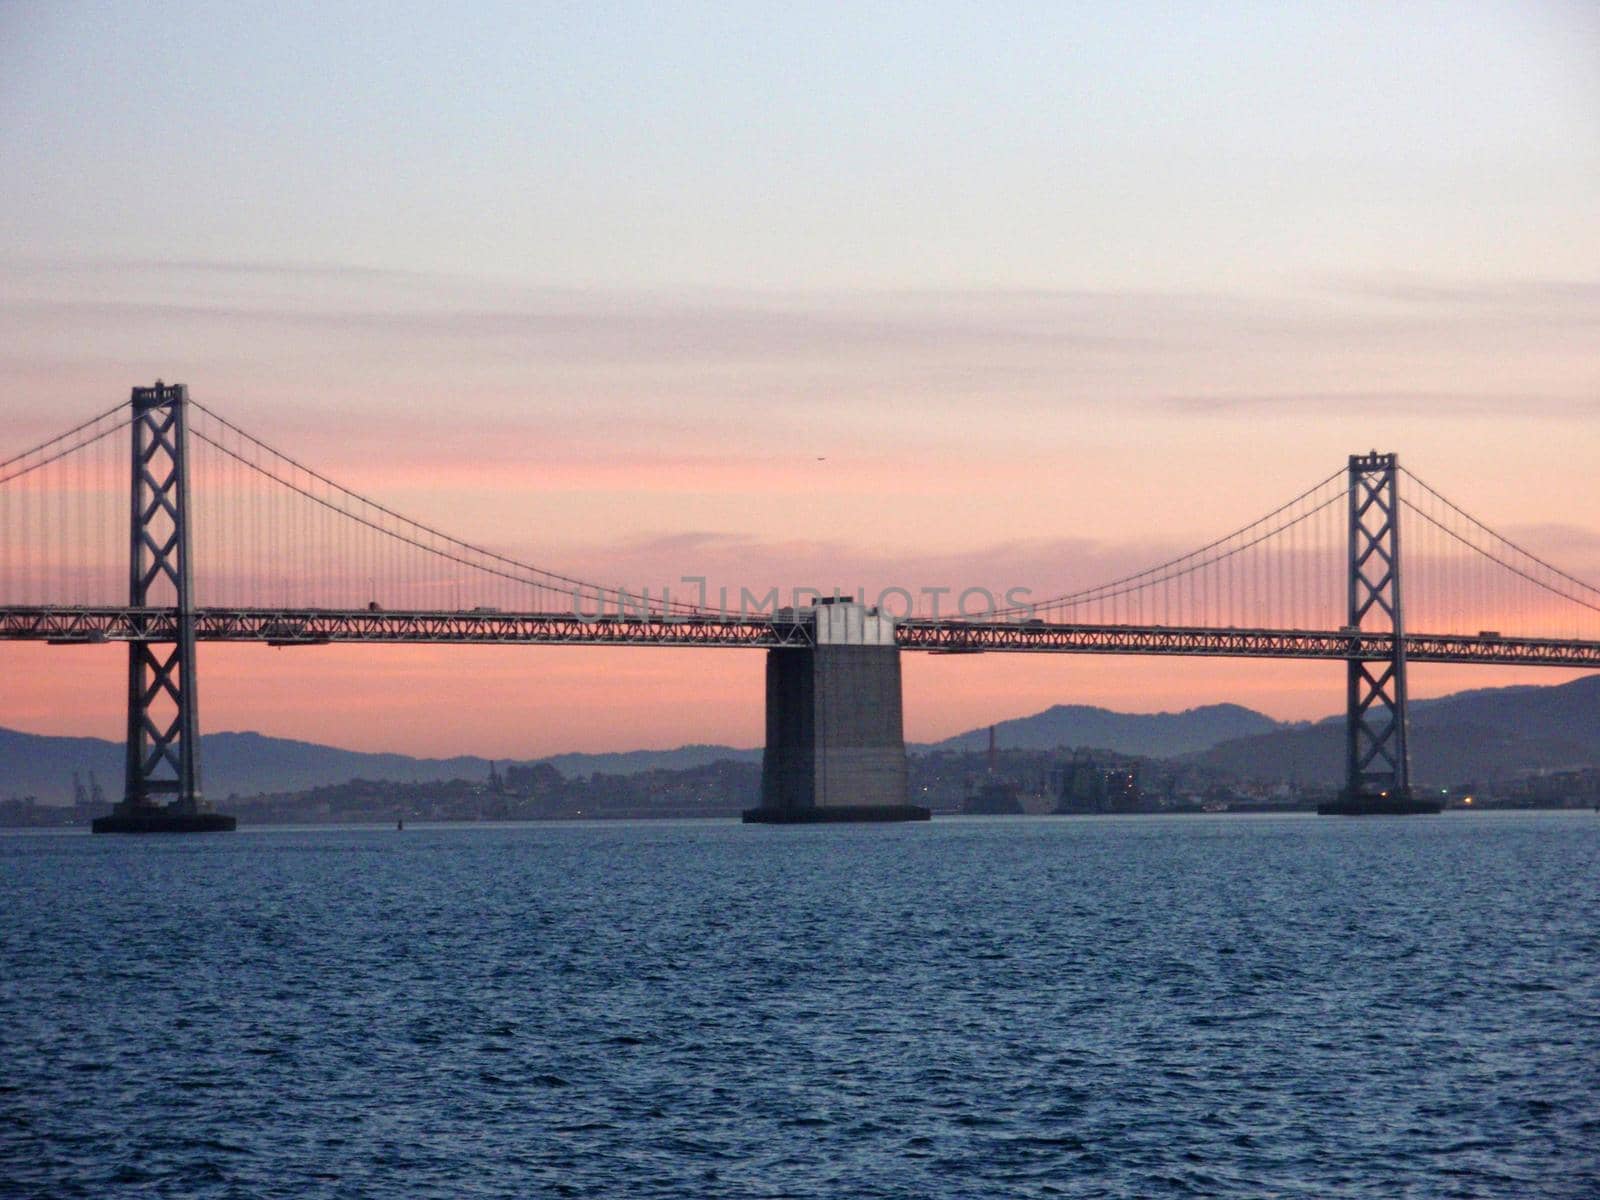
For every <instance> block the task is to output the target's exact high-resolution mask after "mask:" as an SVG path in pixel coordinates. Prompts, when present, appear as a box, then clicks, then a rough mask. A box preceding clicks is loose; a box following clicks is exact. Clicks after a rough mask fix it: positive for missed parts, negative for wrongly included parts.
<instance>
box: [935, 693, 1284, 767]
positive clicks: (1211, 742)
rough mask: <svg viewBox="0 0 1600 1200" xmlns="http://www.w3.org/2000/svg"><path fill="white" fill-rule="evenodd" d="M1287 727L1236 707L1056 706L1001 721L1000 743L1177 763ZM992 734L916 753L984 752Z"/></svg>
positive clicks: (966, 736) (976, 732) (979, 732)
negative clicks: (1126, 709)
mask: <svg viewBox="0 0 1600 1200" xmlns="http://www.w3.org/2000/svg"><path fill="white" fill-rule="evenodd" d="M1283 728H1284V725H1283V724H1282V723H1281V722H1279V721H1274V720H1273V719H1272V718H1271V717H1267V716H1263V715H1262V714H1261V713H1258V712H1254V711H1252V710H1251V709H1248V708H1241V707H1240V706H1239V705H1237V704H1208V705H1206V706H1204V707H1203V708H1190V709H1185V710H1184V711H1183V712H1178V713H1168V712H1161V713H1119V712H1112V711H1111V710H1110V709H1107V708H1093V707H1091V706H1089V705H1084V704H1057V705H1055V706H1054V707H1053V708H1047V709H1045V710H1044V712H1041V713H1035V714H1034V715H1033V716H1031V717H1017V718H1015V719H1014V720H1010V721H1001V722H999V723H998V728H997V729H996V731H995V738H996V740H997V741H998V743H999V744H1000V745H1001V746H1002V747H1004V748H1006V749H1009V750H1053V749H1055V748H1056V747H1057V746H1095V747H1097V748H1099V749H1102V750H1113V751H1115V752H1116V753H1118V754H1138V755H1143V756H1145V757H1149V758H1176V757H1178V756H1179V755H1184V754H1192V753H1195V752H1196V751H1200V750H1205V749H1208V748H1210V747H1212V746H1215V745H1216V744H1217V743H1219V742H1224V741H1228V740H1230V739H1234V738H1242V737H1250V736H1252V735H1257V734H1263V733H1268V732H1271V731H1273V730H1279V729H1283ZM988 744H989V729H988V727H987V726H984V727H983V728H981V729H973V730H969V731H968V732H966V733H959V734H957V735H956V736H955V737H951V738H946V739H945V740H944V741H942V742H932V743H929V744H927V745H921V746H915V747H912V749H913V750H966V751H971V750H982V749H984V748H985V747H987V746H988Z"/></svg>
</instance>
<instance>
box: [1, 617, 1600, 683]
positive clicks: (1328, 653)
mask: <svg viewBox="0 0 1600 1200" xmlns="http://www.w3.org/2000/svg"><path fill="white" fill-rule="evenodd" d="M194 618H195V637H196V639H197V640H199V641H205V642H257V643H265V644H267V645H270V646H319V645H329V644H333V643H362V642H367V643H375V644H406V643H430V644H439V643H460V644H488V645H574V646H727V647H746V648H752V649H782V648H787V647H794V648H805V647H809V646H810V645H811V644H812V641H811V631H810V627H809V626H808V625H807V624H804V623H800V622H796V621H793V620H785V619H781V618H779V617H773V616H745V617H729V616H718V615H709V614H708V615H704V616H699V615H683V616H674V617H671V618H663V617H660V616H632V615H630V616H611V615H607V616H603V617H582V616H578V615H575V614H573V613H570V612H567V613H510V612H494V611H489V610H476V611H467V612H411V611H405V612H390V611H373V610H370V609H350V610H345V609H338V610H335V609H289V608H197V609H195V613H194ZM176 636H177V617H176V613H175V612H174V610H172V609H170V608H127V607H105V608H93V607H89V608H81V607H64V606H35V607H8V608H0V641H33V642H49V643H52V644H57V645H85V644H90V645H92V644H96V643H105V642H129V641H156V642H170V641H172V640H174V639H175V638H176ZM895 639H896V642H897V644H898V646H899V648H900V649H902V650H923V651H928V652H931V653H934V654H982V653H993V652H998V653H1008V654H1016V653H1023V654H1160V655H1188V656H1195V657H1211V658H1293V659H1326V660H1340V661H1345V660H1349V659H1352V658H1360V659H1375V660H1377V659H1387V658H1389V656H1390V654H1391V651H1392V646H1393V637H1392V635H1389V634H1380V633H1362V634H1351V633H1347V632H1343V631H1340V630H1305V629H1232V628H1228V629H1209V628H1198V627H1181V626H1173V625H1075V624H1058V623H1051V622H1045V621H1022V622H1018V621H963V620H937V621H936V620H930V619H927V618H910V619H907V620H903V621H900V622H898V624H897V627H896V630H895ZM1405 652H1406V657H1407V658H1408V659H1409V660H1410V661H1412V662H1435V663H1482V664H1486V665H1504V666H1539V667H1576V668H1591V669H1592V668H1600V642H1595V641H1579V640H1573V639H1559V638H1518V637H1498V636H1490V637H1483V636H1459V635H1450V634H1430V633H1409V634H1406V635H1405Z"/></svg>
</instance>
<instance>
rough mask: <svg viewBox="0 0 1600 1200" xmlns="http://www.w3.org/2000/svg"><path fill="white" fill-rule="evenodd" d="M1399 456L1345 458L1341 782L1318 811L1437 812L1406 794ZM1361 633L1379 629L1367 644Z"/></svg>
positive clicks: (1433, 806) (1408, 771)
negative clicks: (1346, 643)
mask: <svg viewBox="0 0 1600 1200" xmlns="http://www.w3.org/2000/svg"><path fill="white" fill-rule="evenodd" d="M1399 471H1400V456H1399V455H1398V454H1379V453H1378V452H1377V451H1376V450H1374V451H1372V452H1371V453H1369V454H1352V455H1351V456H1350V574H1349V616H1348V622H1347V624H1346V626H1345V631H1346V632H1347V633H1349V634H1350V635H1351V643H1352V647H1351V653H1350V656H1349V658H1348V659H1347V660H1346V668H1345V672H1346V699H1345V783H1344V790H1343V792H1342V793H1341V794H1340V796H1339V798H1338V800H1337V801H1335V802H1333V803H1332V804H1325V805H1323V806H1322V807H1321V808H1320V809H1319V810H1318V811H1320V812H1323V813H1335V814H1340V815H1358V814H1373V813H1376V814H1385V813H1387V814H1400V813H1421V812H1438V811H1439V805H1438V804H1436V803H1430V802H1428V801H1426V800H1419V799H1418V798H1417V797H1415V796H1413V795H1412V793H1411V761H1410V756H1409V752H1408V750H1407V747H1406V644H1405V616H1404V612H1405V610H1404V608H1403V606H1402V604H1401V591H1400V583H1401V572H1400V494H1399V491H1398V476H1399ZM1363 635H1377V637H1378V640H1377V641H1376V643H1369V642H1368V641H1367V640H1366V637H1365V636H1363Z"/></svg>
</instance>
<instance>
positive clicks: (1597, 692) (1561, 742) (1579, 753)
mask: <svg viewBox="0 0 1600 1200" xmlns="http://www.w3.org/2000/svg"><path fill="white" fill-rule="evenodd" d="M1597 714H1600V675H1589V676H1585V677H1584V678H1582V679H1576V680H1573V681H1572V682H1571V683H1564V684H1557V685H1555V686H1553V687H1537V686H1518V687H1505V688H1479V689H1476V690H1473V691H1470V692H1458V693H1456V694H1455V695H1451V696H1443V697H1440V698H1439V699H1437V700H1414V701H1412V703H1411V772H1412V776H1413V777H1414V778H1415V779H1416V780H1417V781H1418V782H1420V783H1436V784H1441V785H1445V784H1452V783H1465V782H1472V781H1477V780H1482V779H1488V778H1494V777H1503V776H1506V775H1510V774H1513V773H1515V772H1517V771H1519V770H1535V769H1539V768H1559V767H1569V766H1581V765H1588V764H1594V763H1600V715H1597ZM1194 759H1195V761H1197V762H1199V763H1202V764H1204V765H1207V766H1211V767H1215V768H1217V769H1218V770H1221V771H1225V772H1228V773H1229V774H1233V775H1240V776H1244V777H1245V778H1249V779H1258V780H1281V779H1297V780H1299V781H1300V782H1302V783H1337V782H1339V781H1340V779H1341V778H1342V773H1343V769H1344V767H1343V762H1344V717H1343V716H1342V715H1340V716H1337V717H1330V718H1328V719H1327V720H1325V721H1320V722H1318V723H1317V724H1315V725H1310V726H1300V727H1295V728H1289V729H1280V730H1277V731H1275V732H1272V733H1267V734H1263V735H1258V736H1255V737H1247V738H1240V739H1236V740H1233V741H1229V742H1224V743H1222V744H1220V745H1217V746H1213V747H1212V748H1210V749H1209V750H1204V751H1201V752H1200V753H1198V754H1196V755H1194Z"/></svg>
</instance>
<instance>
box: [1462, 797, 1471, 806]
mask: <svg viewBox="0 0 1600 1200" xmlns="http://www.w3.org/2000/svg"><path fill="white" fill-rule="evenodd" d="M1461 803H1463V804H1471V803H1472V797H1471V796H1468V797H1467V798H1466V799H1465V800H1463V801H1462V802H1461Z"/></svg>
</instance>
